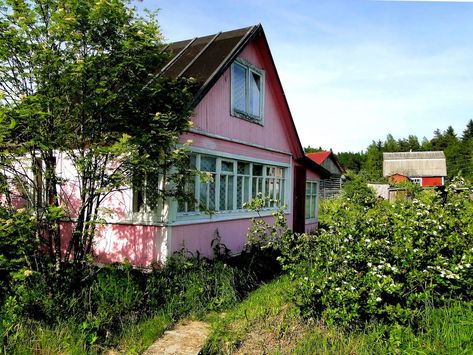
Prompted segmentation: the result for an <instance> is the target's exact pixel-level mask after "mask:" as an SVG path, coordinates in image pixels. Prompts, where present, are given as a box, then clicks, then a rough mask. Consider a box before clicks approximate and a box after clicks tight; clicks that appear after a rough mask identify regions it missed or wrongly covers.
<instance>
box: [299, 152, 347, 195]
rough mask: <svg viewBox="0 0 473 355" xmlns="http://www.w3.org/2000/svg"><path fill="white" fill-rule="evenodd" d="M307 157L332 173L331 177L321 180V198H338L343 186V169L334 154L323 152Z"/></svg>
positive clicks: (308, 154) (309, 154)
mask: <svg viewBox="0 0 473 355" xmlns="http://www.w3.org/2000/svg"><path fill="white" fill-rule="evenodd" d="M306 156H307V157H308V158H309V159H310V160H312V161H313V162H315V163H317V164H318V165H320V166H322V167H323V168H325V169H326V170H328V171H329V172H330V176H329V177H328V178H325V179H321V180H320V198H332V197H336V196H338V194H339V193H340V189H341V186H342V174H343V173H344V169H343V167H342V166H341V165H340V163H339V162H338V159H337V157H336V156H335V154H333V152H332V151H331V150H330V151H322V152H314V153H307V154H306Z"/></svg>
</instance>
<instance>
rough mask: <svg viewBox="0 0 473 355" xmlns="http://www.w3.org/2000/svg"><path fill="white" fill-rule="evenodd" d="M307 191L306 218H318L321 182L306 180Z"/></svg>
mask: <svg viewBox="0 0 473 355" xmlns="http://www.w3.org/2000/svg"><path fill="white" fill-rule="evenodd" d="M305 186H306V191H305V219H306V221H307V220H316V219H317V212H318V208H319V206H318V205H319V204H318V201H319V182H318V181H306V185H305Z"/></svg>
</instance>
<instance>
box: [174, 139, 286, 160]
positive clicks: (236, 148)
mask: <svg viewBox="0 0 473 355" xmlns="http://www.w3.org/2000/svg"><path fill="white" fill-rule="evenodd" d="M189 139H191V140H192V144H191V146H190V147H191V148H192V147H198V148H205V149H208V150H211V151H215V153H216V154H218V152H225V153H230V154H236V155H243V156H246V157H250V158H257V159H264V160H270V161H275V162H279V163H285V164H290V162H291V156H290V155H289V153H287V154H286V153H278V152H273V151H269V150H265V149H260V148H257V147H252V146H248V145H245V144H240V143H235V142H229V141H225V140H222V139H217V138H212V137H206V136H203V135H200V134H197V133H187V134H184V135H183V136H182V137H181V139H180V141H181V143H184V142H186V141H187V140H189Z"/></svg>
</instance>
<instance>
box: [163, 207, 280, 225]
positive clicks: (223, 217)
mask: <svg viewBox="0 0 473 355" xmlns="http://www.w3.org/2000/svg"><path fill="white" fill-rule="evenodd" d="M276 211H277V209H275V208H268V209H265V210H261V211H260V212H259V214H258V213H257V212H254V211H248V210H243V211H228V212H217V213H215V214H213V215H211V216H210V215H207V214H201V213H199V214H198V213H193V214H191V213H188V214H179V215H178V216H177V220H176V221H174V222H171V223H169V225H173V226H179V225H188V224H202V223H213V222H220V221H232V220H239V219H250V218H257V217H260V216H261V217H270V216H272V215H273V214H274V212H276ZM284 214H286V215H287V214H289V211H287V210H284Z"/></svg>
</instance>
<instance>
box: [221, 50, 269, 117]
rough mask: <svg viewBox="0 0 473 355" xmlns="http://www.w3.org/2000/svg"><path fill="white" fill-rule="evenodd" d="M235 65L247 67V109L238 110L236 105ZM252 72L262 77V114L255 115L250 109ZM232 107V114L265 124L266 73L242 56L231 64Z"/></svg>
mask: <svg viewBox="0 0 473 355" xmlns="http://www.w3.org/2000/svg"><path fill="white" fill-rule="evenodd" d="M235 65H238V66H240V67H242V68H243V69H245V75H246V80H245V111H244V112H243V111H240V110H236V109H235V107H234V101H233V98H234V91H233V87H234V74H233V68H234V66H235ZM251 73H254V74H257V75H258V76H259V77H260V78H261V90H260V98H259V104H260V114H259V115H257V116H256V115H253V114H251V113H250V112H249V111H250V90H251V89H250V75H251ZM230 78H231V80H230V108H231V115H232V116H235V117H238V118H242V119H245V120H248V121H251V122H255V123H258V124H261V125H263V124H264V93H265V75H264V70H262V69H259V68H257V67H255V66H254V65H252V64H251V63H249V62H248V61H246V60H244V59H242V58H237V59H236V60H235V61H234V62H233V63H232V65H231V70H230Z"/></svg>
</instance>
